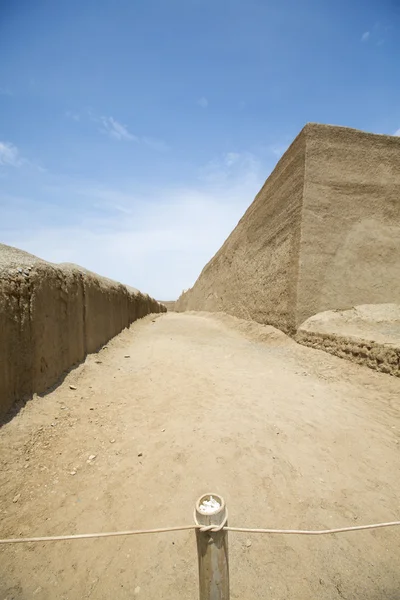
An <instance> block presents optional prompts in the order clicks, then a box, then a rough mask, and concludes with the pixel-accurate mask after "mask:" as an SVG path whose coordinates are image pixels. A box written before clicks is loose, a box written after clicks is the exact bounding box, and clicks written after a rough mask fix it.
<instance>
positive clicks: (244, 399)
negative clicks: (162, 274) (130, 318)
mask: <svg viewBox="0 0 400 600" xmlns="http://www.w3.org/2000/svg"><path fill="white" fill-rule="evenodd" d="M70 386H72V388H73V389H71V387H70ZM75 388H76V389H75ZM399 398H400V380H398V379H396V378H392V377H390V376H387V375H383V374H379V373H375V372H373V371H370V370H368V369H367V368H364V367H359V366H357V365H353V364H351V363H347V362H345V361H342V360H340V359H338V358H335V357H333V356H330V355H327V354H325V353H323V352H320V351H317V350H312V349H310V348H305V347H302V346H298V345H296V344H295V343H294V342H293V341H291V340H289V339H288V338H286V337H285V336H284V335H283V334H281V333H279V332H277V331H276V330H273V329H272V328H268V327H267V328H265V327H262V326H259V325H256V324H251V323H246V322H243V321H239V320H237V319H233V318H230V317H227V316H218V315H217V316H211V315H207V314H203V313H188V314H174V313H170V314H167V315H164V316H160V317H146V318H145V319H143V320H142V321H140V322H137V323H135V324H134V325H133V326H132V327H131V328H130V329H129V330H126V331H124V332H123V333H122V334H121V335H119V336H118V337H117V338H115V339H114V340H112V341H111V342H110V343H109V344H108V345H107V347H105V348H104V349H103V350H102V351H101V352H99V353H98V354H96V355H92V356H89V357H88V358H87V360H86V362H85V363H84V364H83V365H81V366H79V367H78V368H77V369H75V370H73V371H72V372H71V373H69V375H68V376H67V377H66V379H65V380H64V382H63V383H62V384H61V385H60V386H58V387H57V388H56V389H54V390H53V391H51V392H49V393H48V394H47V395H44V396H42V397H36V398H34V399H33V400H32V401H30V402H29V403H28V404H27V405H26V406H25V407H24V408H23V409H22V410H21V411H20V412H19V413H18V415H17V416H16V417H14V419H12V420H11V421H9V422H8V423H6V424H5V425H4V426H3V427H2V429H1V431H0V462H1V475H0V509H1V513H0V517H1V528H0V529H1V535H0V537H11V536H14V535H17V536H18V535H22V536H30V535H56V534H66V533H83V532H91V531H110V530H118V529H128V528H146V527H158V526H168V525H171V526H172V525H176V524H177V525H180V524H190V523H191V522H192V511H193V506H194V502H195V500H196V499H197V497H198V496H200V495H201V494H202V493H204V492H207V491H215V492H217V493H219V494H222V495H223V496H224V497H225V500H226V502H227V505H228V507H229V520H230V524H231V525H237V526H240V525H241V526H249V527H278V528H294V527H296V528H328V527H337V526H346V525H355V524H363V523H369V522H378V521H386V520H395V519H400V485H399V481H400V460H399V451H400V447H399V440H400V418H399V416H400V413H399ZM93 456H94V457H95V458H91V459H89V457H93ZM229 547H230V564H231V589H232V592H231V597H232V598H237V599H239V598H240V599H247V598H249V599H250V598H251V599H252V600H257V599H261V598H262V599H266V598H271V599H275V600H283V599H285V600H288V599H293V600H301V599H307V600H309V599H310V598H319V599H322V600H323V599H332V598H339V599H340V598H344V599H348V600H350V599H355V598H363V600H378V599H386V600H395V599H398V598H399V589H400V572H399V564H400V530H399V529H384V530H379V531H370V532H362V533H351V534H342V535H337V536H330V537H318V538H306V537H284V536H275V537H272V536H265V535H263V536H261V535H257V536H256V535H253V536H250V535H246V534H235V533H231V534H230V535H229ZM197 594H198V591H197V559H196V547H195V538H194V532H181V533H174V534H171V533H165V534H160V535H153V536H139V537H134V538H113V539H100V540H87V541H75V542H71V541H69V542H59V543H53V544H36V545H34V544H29V545H14V546H2V547H0V599H1V600H6V599H7V600H12V599H15V600H27V599H28V598H29V599H31V598H35V599H49V600H50V599H51V600H52V599H54V598H62V599H69V600H72V599H76V598H91V599H93V600H94V599H96V600H99V599H109V598H117V599H125V598H126V599H128V598H129V599H132V598H134V597H138V598H139V599H140V598H143V599H146V600H147V599H150V600H153V599H154V600H155V599H174V600H191V599H195V598H197Z"/></svg>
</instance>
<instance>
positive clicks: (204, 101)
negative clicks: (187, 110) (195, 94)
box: [197, 96, 208, 108]
mask: <svg viewBox="0 0 400 600" xmlns="http://www.w3.org/2000/svg"><path fill="white" fill-rule="evenodd" d="M197 104H198V105H199V106H201V108H207V106H208V100H207V98H205V97H204V96H202V97H201V98H199V99H198V100H197Z"/></svg>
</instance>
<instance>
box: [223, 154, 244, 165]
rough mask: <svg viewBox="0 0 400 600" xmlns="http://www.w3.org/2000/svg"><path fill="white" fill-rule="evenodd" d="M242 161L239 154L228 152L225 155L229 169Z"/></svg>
mask: <svg viewBox="0 0 400 600" xmlns="http://www.w3.org/2000/svg"><path fill="white" fill-rule="evenodd" d="M239 159H240V154H239V153H238V152H228V153H227V154H225V155H224V162H225V164H226V166H227V167H231V166H232V165H234V164H235V163H236V162H238V160H239Z"/></svg>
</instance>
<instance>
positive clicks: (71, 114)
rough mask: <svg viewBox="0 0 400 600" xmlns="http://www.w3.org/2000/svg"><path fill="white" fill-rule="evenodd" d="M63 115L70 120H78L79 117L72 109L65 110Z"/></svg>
mask: <svg viewBox="0 0 400 600" xmlns="http://www.w3.org/2000/svg"><path fill="white" fill-rule="evenodd" d="M65 116H66V117H67V119H71V120H72V121H79V120H80V118H81V117H80V114H79V113H76V112H73V111H72V110H67V111H66V113H65Z"/></svg>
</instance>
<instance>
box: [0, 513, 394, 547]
mask: <svg viewBox="0 0 400 600" xmlns="http://www.w3.org/2000/svg"><path fill="white" fill-rule="evenodd" d="M226 521H227V518H226V519H225V520H224V523H223V524H222V525H219V526H217V527H215V526H213V525H209V526H202V525H198V524H197V523H196V524H195V525H183V526H182V527H179V526H178V527H160V528H158V529H133V530H128V531H110V532H104V533H80V534H76V535H57V536H47V537H31V538H9V539H2V540H1V539H0V544H23V543H33V542H63V541H66V540H82V539H91V538H107V537H119V536H129V535H146V534H152V533H168V532H171V531H190V530H193V529H199V530H200V531H203V532H206V531H209V532H217V531H221V530H222V529H224V530H225V531H233V532H236V533H266V534H281V535H331V534H334V533H348V532H351V531H365V530H367V529H380V528H382V527H396V526H400V521H390V522H388V523H373V524H371V525H356V526H355V527H339V528H337V529H316V530H307V529H252V528H248V527H230V526H229V527H226V526H225V523H226Z"/></svg>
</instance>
